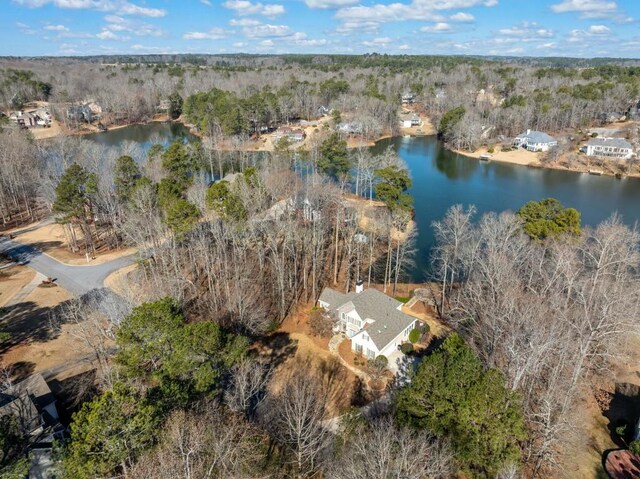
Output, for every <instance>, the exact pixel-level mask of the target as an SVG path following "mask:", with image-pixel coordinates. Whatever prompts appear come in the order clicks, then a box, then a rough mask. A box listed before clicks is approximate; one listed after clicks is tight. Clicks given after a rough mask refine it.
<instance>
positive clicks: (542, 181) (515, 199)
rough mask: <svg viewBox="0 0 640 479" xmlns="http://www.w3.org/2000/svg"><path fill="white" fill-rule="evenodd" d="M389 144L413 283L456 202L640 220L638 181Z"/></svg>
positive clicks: (117, 136)
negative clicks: (532, 204)
mask: <svg viewBox="0 0 640 479" xmlns="http://www.w3.org/2000/svg"><path fill="white" fill-rule="evenodd" d="M178 137H186V138H187V139H192V138H193V136H192V135H190V134H189V132H188V130H187V129H186V128H185V127H184V126H182V125H180V124H170V123H150V124H148V125H134V126H130V127H127V128H121V129H118V130H112V131H109V132H105V133H97V134H94V135H87V136H86V138H88V139H93V140H94V141H97V142H99V143H102V144H104V145H117V144H119V143H121V142H123V141H134V142H137V143H139V144H140V145H141V146H142V148H144V149H147V148H149V147H150V146H151V145H152V144H153V143H162V144H165V145H167V144H168V143H170V142H171V141H173V140H174V139H175V138H178ZM389 145H390V146H391V147H393V148H394V149H395V150H396V151H397V152H398V154H399V155H400V157H401V158H402V159H403V160H404V161H405V162H406V163H407V166H408V167H409V169H410V170H411V175H412V178H413V187H412V188H411V190H409V193H410V194H411V195H412V196H413V197H414V201H415V209H416V216H415V219H416V222H417V223H418V245H417V246H418V255H417V257H416V269H415V271H413V272H412V276H413V280H415V281H420V280H423V279H425V278H426V277H427V274H428V269H429V251H430V250H431V247H432V246H433V232H432V229H431V223H432V222H433V221H435V220H438V219H440V218H442V217H443V216H444V214H445V212H446V211H447V209H448V208H449V207H450V206H452V205H455V204H458V203H459V204H463V205H465V206H467V205H471V204H473V205H476V208H477V209H478V213H479V214H482V213H486V212H489V211H495V212H500V211H504V210H516V209H518V208H519V207H520V206H522V205H523V204H524V203H526V202H527V201H530V200H540V199H542V198H547V197H553V198H557V199H559V200H560V201H561V202H562V203H563V204H564V205H565V206H570V207H573V208H576V209H577V210H578V211H580V212H581V213H582V222H583V224H584V225H590V226H595V225H597V224H598V223H600V222H601V221H603V220H604V219H606V218H608V217H609V216H611V215H612V214H613V213H615V212H617V213H619V214H620V215H622V218H623V220H624V221H625V223H627V224H630V225H632V224H634V223H635V222H637V221H640V180H637V179H623V180H618V179H616V178H613V177H608V176H591V175H587V174H579V173H570V172H564V171H554V170H542V169H534V168H527V167H524V166H516V165H507V164H502V163H494V162H489V163H487V162H480V161H477V160H474V159H470V158H467V157H464V156H461V155H457V154H455V153H452V152H450V151H448V150H446V149H444V148H442V146H441V145H440V143H439V142H438V141H437V139H436V138H435V137H433V136H429V137H418V138H391V139H387V140H382V141H380V142H379V143H378V144H377V145H376V146H375V147H374V148H373V149H374V151H376V152H379V151H382V150H383V149H385V148H387V147H388V146H389Z"/></svg>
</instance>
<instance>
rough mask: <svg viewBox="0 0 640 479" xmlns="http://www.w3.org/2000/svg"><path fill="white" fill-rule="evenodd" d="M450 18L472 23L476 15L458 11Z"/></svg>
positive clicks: (455, 20)
mask: <svg viewBox="0 0 640 479" xmlns="http://www.w3.org/2000/svg"><path fill="white" fill-rule="evenodd" d="M449 19H450V20H453V21H454V22H461V23H471V22H473V21H474V20H475V19H476V17H474V16H473V15H471V14H470V13H465V12H458V13H456V14H455V15H451V16H450V17H449Z"/></svg>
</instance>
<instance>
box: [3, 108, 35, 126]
mask: <svg viewBox="0 0 640 479" xmlns="http://www.w3.org/2000/svg"><path fill="white" fill-rule="evenodd" d="M9 120H11V121H13V122H15V123H17V124H18V125H19V126H22V127H25V128H31V127H34V126H36V125H37V124H38V120H39V117H38V115H36V114H35V113H31V112H28V111H23V110H19V111H14V112H13V113H11V115H9Z"/></svg>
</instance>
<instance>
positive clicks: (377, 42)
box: [362, 37, 393, 47]
mask: <svg viewBox="0 0 640 479" xmlns="http://www.w3.org/2000/svg"><path fill="white" fill-rule="evenodd" d="M391 43H393V40H392V39H391V38H389V37H379V38H374V39H373V40H368V41H366V42H362V44H363V45H364V46H366V47H387V46H388V45H390V44H391Z"/></svg>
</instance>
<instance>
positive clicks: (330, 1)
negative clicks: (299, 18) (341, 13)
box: [304, 0, 358, 9]
mask: <svg viewBox="0 0 640 479" xmlns="http://www.w3.org/2000/svg"><path fill="white" fill-rule="evenodd" d="M304 3H306V4H307V7H309V8H322V9H327V8H340V7H346V6H347V5H353V4H355V3H358V0H304Z"/></svg>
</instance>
